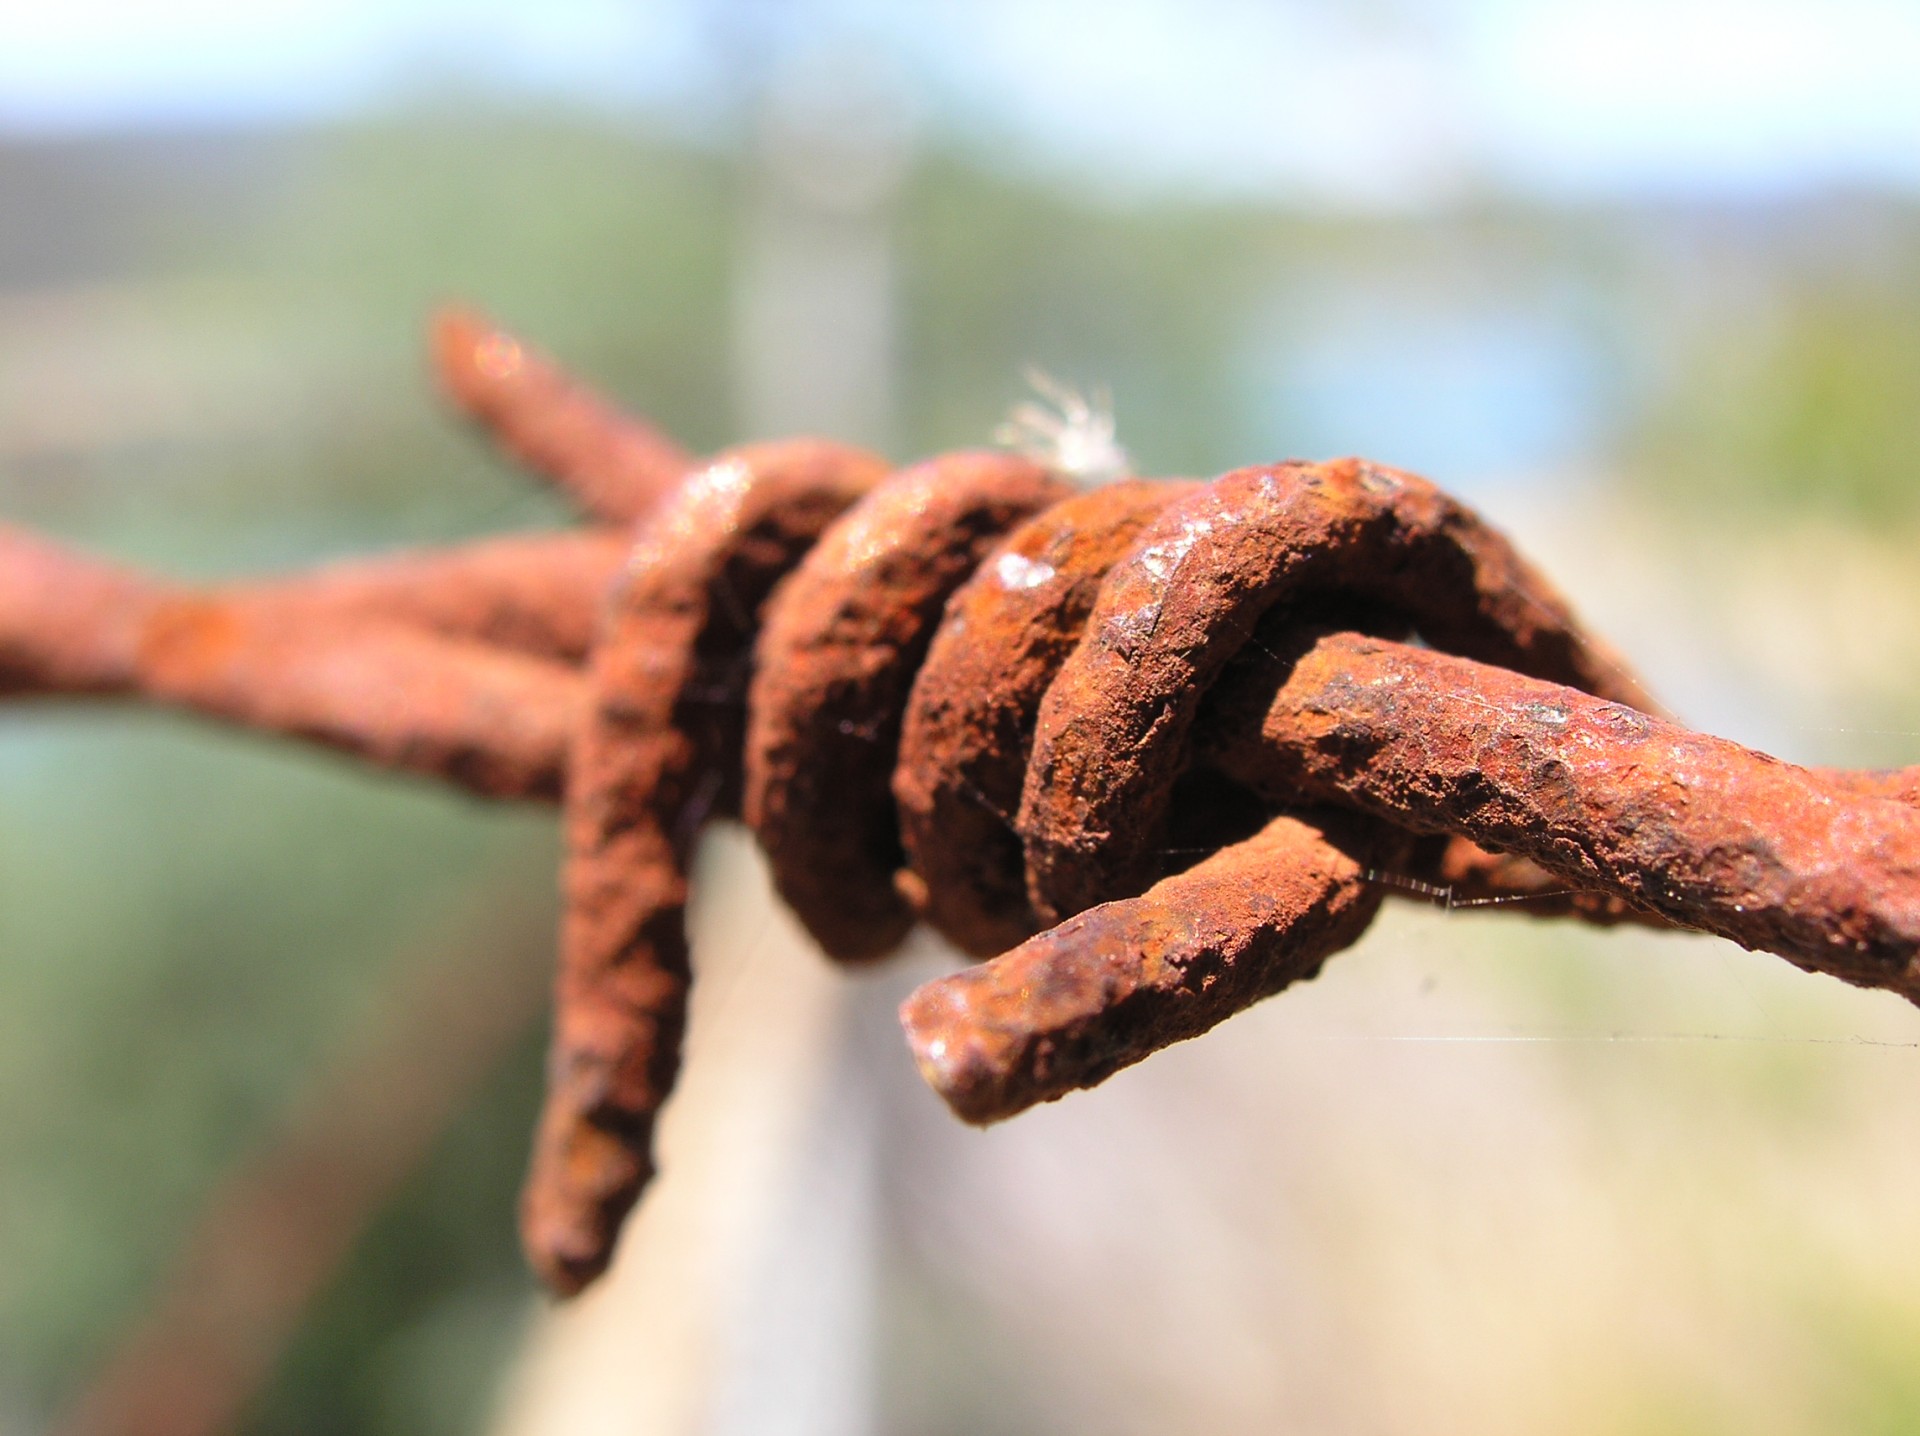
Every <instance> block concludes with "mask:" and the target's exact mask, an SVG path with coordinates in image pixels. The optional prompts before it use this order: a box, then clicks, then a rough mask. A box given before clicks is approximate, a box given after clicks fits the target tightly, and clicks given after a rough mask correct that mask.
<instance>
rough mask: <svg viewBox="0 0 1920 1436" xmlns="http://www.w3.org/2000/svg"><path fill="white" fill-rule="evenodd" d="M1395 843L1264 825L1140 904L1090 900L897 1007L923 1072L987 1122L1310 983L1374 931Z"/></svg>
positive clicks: (969, 1114) (1343, 832) (1370, 835)
mask: <svg viewBox="0 0 1920 1436" xmlns="http://www.w3.org/2000/svg"><path fill="white" fill-rule="evenodd" d="M1396 846H1397V845H1396V844H1395V842H1394V839H1393V837H1392V836H1391V835H1387V834H1382V833H1381V832H1380V831H1379V830H1378V829H1373V830H1369V829H1368V828H1367V827H1366V826H1363V825H1361V824H1356V823H1353V822H1351V821H1350V820H1348V821H1346V822H1344V823H1343V822H1342V821H1341V818H1340V817H1339V816H1336V817H1334V818H1333V819H1332V820H1330V821H1329V820H1325V819H1323V820H1322V821H1321V822H1320V823H1318V824H1316V823H1315V822H1313V821H1311V819H1310V818H1291V817H1280V818H1275V819H1274V820H1273V821H1272V822H1270V823H1269V824H1267V826H1266V827H1265V828H1263V829H1261V830H1260V832H1258V833H1256V834H1255V835H1254V836H1253V837H1251V838H1247V839H1244V840H1243V841H1241V842H1238V843H1234V844H1232V845H1231V846H1228V847H1225V848H1222V849H1221V850H1220V851H1219V852H1217V853H1215V854H1214V855H1213V856H1211V857H1209V858H1206V859H1204V860H1202V861H1201V862H1199V863H1197V864H1195V865H1194V866H1193V867H1191V868H1188V869H1187V870H1186V871H1185V872H1183V873H1179V874H1176V875H1175V876H1173V877H1170V878H1163V879H1161V880H1160V881H1159V882H1158V883H1155V884H1154V885H1153V886H1152V887H1150V888H1148V889H1147V891H1146V892H1144V893H1142V894H1141V895H1140V896H1138V897H1133V898H1122V899H1120V900H1118V901H1115V902H1108V903H1101V904H1100V905H1098V906H1096V907H1091V908H1088V909H1087V910H1086V911H1085V912H1081V913H1078V914H1076V915H1075V916H1073V917H1070V918H1068V919H1067V920H1066V921H1065V922H1062V923H1060V924H1059V925H1058V926H1055V927H1052V928H1049V929H1047V931H1045V932H1043V933H1040V934H1039V935H1038V936H1036V937H1033V938H1029V939H1028V940H1027V941H1026V942H1025V943H1023V944H1022V945H1020V946H1019V947H1016V948H1015V949H1014V950H1013V951H1011V952H1009V953H1007V954H1005V955H1004V956H1002V957H998V958H995V959H994V960H993V961H992V962H988V963H982V964H981V965H980V966H978V967H974V968H971V969H969V970H967V971H965V972H961V973H958V974H956V975H954V976H952V977H948V978H944V979H942V980H940V981H938V982H929V983H927V984H925V985H924V986H922V987H921V988H920V989H919V990H918V991H917V992H915V993H914V994H913V995H912V996H911V997H909V998H908V999H907V1000H906V1002H905V1003H904V1004H903V1005H902V1006H901V1008H900V1020H901V1023H902V1024H903V1025H904V1026H905V1028H906V1032H907V1041H908V1043H909V1044H910V1045H911V1046H912V1048H913V1055H914V1059H915V1061H917V1062H918V1063H919V1065H920V1072H921V1075H922V1076H924V1077H925V1078H926V1079H927V1083H928V1085H929V1086H931V1087H932V1088H933V1089H934V1091H936V1092H938V1093H939V1094H940V1095H941V1096H942V1097H944V1098H945V1099H946V1101H947V1104H948V1105H949V1106H950V1107H952V1108H953V1110H954V1111H955V1112H956V1113H958V1114H959V1115H960V1116H961V1117H964V1118H965V1119H966V1120H967V1121H969V1122H982V1123H984V1122H996V1121H999V1120H1001V1119H1002V1118H1005V1117H1011V1116H1013V1115H1014V1114H1015V1113H1017V1112H1020V1111H1023V1110H1024V1109H1026V1108H1028V1107H1031V1106H1032V1105H1033V1104H1034V1103H1036V1102H1045V1101H1049V1100H1051V1099H1052V1098H1055V1097H1059V1096H1062V1095H1064V1094H1065V1093H1067V1092H1070V1091H1072V1090H1073V1089H1074V1088H1076V1087H1091V1086H1093V1085H1094V1084H1095V1083H1097V1082H1100V1081H1103V1080H1104V1079H1105V1078H1107V1077H1109V1076H1111V1075H1112V1074H1113V1073H1115V1072H1117V1071H1119V1070H1120V1069H1121V1068H1122V1067H1126V1066H1129V1065H1131V1064H1132V1063H1135V1062H1138V1061H1139V1060H1140V1059H1141V1058H1143V1057H1146V1056H1149V1055H1150V1054H1152V1053H1154V1052H1157V1051H1159V1050H1160V1049H1161V1048H1163V1047H1167V1046H1170V1045H1171V1044H1173V1043H1175V1042H1179V1041H1182V1040H1183V1039H1185V1038H1189V1037H1197V1036H1199V1035H1200V1034H1201V1033H1202V1032H1205V1031H1206V1030H1207V1029H1208V1028H1210V1027H1212V1026H1214V1025H1216V1024H1217V1023H1219V1022H1221V1021H1224V1020H1225V1019H1226V1018H1228V1017H1231V1016H1232V1015H1233V1014H1234V1013H1236V1012H1239V1011H1240V1010H1241V1009H1242V1008H1245V1007H1247V1006H1249V1005H1251V1004H1252V1003H1255V1002H1258V1001H1259V1000H1260V999H1261V998H1263V997H1268V996H1271V995H1272V994H1274V993H1276V992H1278V991H1280V989H1281V988H1283V987H1286V986H1287V985H1288V984H1290V983H1294V982H1298V981H1301V980H1302V979H1304V978H1309V977H1312V976H1313V975H1314V974H1315V973H1317V972H1319V970H1320V965H1321V964H1322V963H1324V962H1325V961H1326V960H1327V958H1329V957H1331V956H1332V955H1333V954H1334V953H1336V952H1338V951H1340V949H1342V948H1344V947H1347V946H1349V945H1350V944H1351V943H1352V942H1353V941H1354V940H1355V939H1356V938H1358V937H1359V936H1360V934H1361V933H1362V932H1363V931H1365V929H1366V926H1367V924H1368V923H1369V922H1371V921H1372V920H1373V915H1374V912H1375V911H1376V910H1377V909H1378V908H1379V906H1380V901H1381V898H1382V896H1383V894H1384V892H1385V889H1384V888H1382V887H1380V886H1379V885H1378V884H1376V883H1373V882H1370V881H1368V874H1369V873H1370V872H1372V871H1374V870H1375V869H1376V866H1377V865H1378V864H1380V863H1382V862H1386V861H1391V857H1392V854H1393V851H1394V849H1395V848H1396Z"/></svg>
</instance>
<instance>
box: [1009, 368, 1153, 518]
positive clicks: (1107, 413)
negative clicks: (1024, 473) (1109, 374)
mask: <svg viewBox="0 0 1920 1436" xmlns="http://www.w3.org/2000/svg"><path fill="white" fill-rule="evenodd" d="M1026 378H1027V383H1028V384H1030V385H1031V386H1032V387H1033V391H1034V393H1036V394H1038V395H1039V396H1040V399H1041V400H1043V401H1044V402H1040V403H1035V402H1032V401H1029V402H1027V403H1023V404H1016V405H1015V406H1014V408H1013V410H1012V412H1011V413H1009V414H1008V415H1007V421H1006V423H1004V424H1002V425H1001V426H1000V427H999V428H998V429H995V430H994V431H993V438H994V442H995V443H998V444H1003V445H1005V446H1006V447H1007V448H1009V449H1014V450H1016V451H1018V452H1019V453H1022V454H1025V455H1026V456H1027V457H1028V458H1030V459H1032V460H1034V461H1035V462H1037V463H1040V464H1044V465H1045V466H1046V467H1047V469H1048V470H1049V471H1050V472H1052V473H1054V474H1057V475H1059V476H1060V477H1061V478H1063V479H1066V480H1068V481H1069V482H1071V483H1075V484H1078V485H1080V486H1081V487H1082V488H1088V489H1091V488H1097V487H1099V486H1100V485H1101V484H1110V483H1112V482H1113V481H1114V480H1115V479H1124V478H1126V477H1127V475H1128V474H1130V473H1131V472H1132V467H1131V465H1130V463H1129V461H1128V459H1127V451H1126V450H1125V449H1123V448H1121V447H1120V444H1119V442H1118V441H1117V440H1116V439H1115V437H1114V423H1113V396H1112V395H1110V394H1108V393H1107V391H1106V390H1105V389H1096V390H1095V391H1094V392H1093V393H1092V394H1091V395H1087V394H1082V393H1081V392H1080V391H1079V390H1078V389H1075V388H1073V387H1072V386H1070V385H1067V384H1062V383H1060V382H1059V381H1058V380H1056V379H1054V378H1053V377H1052V376H1051V375H1048V374H1045V373H1043V372H1041V371H1040V370H1038V369H1028V370H1027V373H1026Z"/></svg>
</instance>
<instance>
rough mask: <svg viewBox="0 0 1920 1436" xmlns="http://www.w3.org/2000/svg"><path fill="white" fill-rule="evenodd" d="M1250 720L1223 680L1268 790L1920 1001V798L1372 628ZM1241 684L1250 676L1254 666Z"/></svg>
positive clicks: (1232, 764)
mask: <svg viewBox="0 0 1920 1436" xmlns="http://www.w3.org/2000/svg"><path fill="white" fill-rule="evenodd" d="M1244 676H1245V677H1246V678H1247V680H1248V682H1247V685H1246V686H1247V687H1248V688H1250V689H1252V690H1253V693H1254V694H1255V695H1258V694H1259V693H1260V692H1261V691H1262V690H1263V689H1264V688H1265V687H1266V686H1267V685H1265V684H1263V683H1262V678H1263V677H1265V678H1268V679H1283V680H1284V681H1281V682H1279V683H1278V686H1277V688H1274V689H1273V690H1272V692H1271V697H1270V698H1269V699H1268V701H1267V704H1266V708H1265V712H1264V714H1262V715H1260V717H1259V718H1258V719H1257V721H1249V707H1250V705H1249V704H1248V703H1247V702H1246V701H1245V699H1246V697H1247V696H1248V695H1247V693H1246V692H1244V691H1242V692H1227V693H1222V694H1221V695H1220V699H1221V702H1220V705H1219V713H1218V717H1219V719H1220V721H1219V723H1218V725H1217V730H1216V737H1215V740H1214V742H1215V744H1216V747H1215V750H1214V751H1213V752H1212V753H1211V754H1210V755H1209V756H1210V757H1212V758H1213V759H1214V761H1216V762H1217V763H1218V764H1219V765H1220V766H1222V767H1223V768H1225V769H1226V770H1227V771H1229V772H1231V773H1232V774H1233V776H1234V777H1235V778H1237V779H1238V780H1239V781H1241V782H1243V783H1246V784H1247V785H1248V786H1249V787H1252V788H1254V789H1255V790H1256V791H1259V792H1263V793H1265V794H1267V795H1268V796H1269V797H1276V796H1285V797H1287V798H1289V799H1292V800H1297V799H1298V798H1299V796H1301V795H1310V796H1312V797H1316V798H1320V799H1323V800H1332V801H1338V802H1341V803H1343V804H1346V805H1350V806H1353V807H1357V808H1360V809H1362V810H1363V811H1366V812H1370V813H1373V814H1374V815H1376V816H1378V817H1381V818H1385V819H1387V820H1389V821H1391V822H1392V823H1394V824H1395V825H1396V826H1398V827H1402V828H1406V829H1408V830H1410V831H1414V832H1446V833H1461V834H1464V835H1466V836H1467V837H1469V838H1471V839H1473V840H1474V841H1475V842H1477V843H1479V844H1481V845H1482V846H1484V847H1490V848H1495V849H1498V850H1500V851H1502V852H1507V853H1515V854H1519V855H1521V856H1524V857H1526V858H1529V859H1531V860H1532V861H1533V862H1535V863H1537V864H1539V865H1540V866H1541V867H1542V868H1544V869H1546V870H1547V871H1548V872H1551V873H1553V874H1554V875H1555V876H1557V877H1559V878H1561V879H1562V880H1563V881H1565V882H1566V883H1568V884H1571V885H1573V886H1575V887H1579V888H1585V889H1590V890H1597V891H1601V892H1606V893H1610V894H1612V895H1614V896H1616V897H1618V898H1620V899H1622V900H1623V901H1625V902H1628V903H1631V904H1633V905H1634V906H1636V907H1639V908H1643V909H1646V910H1648V911H1651V912H1654V913H1657V914H1659V915H1660V916H1662V917H1664V918H1666V919H1667V920H1668V921H1670V922H1672V923H1674V924H1676V925H1678V926H1684V927H1692V928H1698V929H1700V930H1702V931H1705V932H1712V933H1716V934H1718V935H1719V936H1721V937H1725V938H1729V939H1731V940H1732V941H1734V942H1737V943H1739V944H1740V945H1741V946H1742V947H1749V948H1759V949H1761V950H1762V951H1766V952H1773V953H1778V954H1779V955H1780V956H1782V957H1785V958H1787V959H1788V960H1789V961H1791V962H1793V963H1796V964H1797V965H1799V966H1801V967H1804V968H1807V969H1809V970H1811V971H1817V972H1828V973H1832V974H1833V975H1834V976H1836V977H1840V978H1843V979H1845V980H1846V981H1848V982H1852V983H1856V984H1858V985H1859V986H1862V987H1884V988H1888V989H1890V990H1892V991H1895V992H1898V993H1900V994H1902V995H1903V996H1905V997H1907V998H1909V999H1910V1000H1916V1001H1920V807H1915V806H1913V805H1911V804H1909V803H1906V802H1900V801H1896V800H1894V799H1891V798H1883V797H1878V796H1867V797H1862V796H1859V795H1858V794H1857V793H1850V792H1847V791H1844V790H1843V789H1842V787H1841V786H1839V785H1838V784H1836V783H1834V782H1832V781H1830V780H1827V779H1824V778H1823V777H1822V776H1821V775H1820V774H1818V773H1815V772H1812V771H1809V770H1807V769H1804V768H1796V767H1794V766H1793V765H1791V764H1788V763H1782V762H1780V761H1779V760H1778V759H1776V758H1770V757H1768V756H1767V755H1766V754H1764V753H1756V752H1754V751H1753V750H1752V749H1750V748H1743V747H1741V746H1740V745H1739V744H1737V743H1730V742H1728V741H1726V740H1725V739H1723V738H1712V737H1708V736H1707V735H1705V734H1701V733H1694V732H1691V731H1689V730H1688V729H1685V728H1682V727H1680V726H1679V725H1678V724H1675V723H1669V722H1665V721H1663V720H1662V719H1659V718H1655V717H1652V716H1650V715H1648V714H1646V713H1642V712H1639V711H1638V710H1636V709H1633V708H1629V707H1627V706H1626V705H1624V704H1620V703H1611V702H1607V701H1605V700H1604V699H1599V698H1594V697H1592V696H1590V695H1588V694H1585V693H1581V692H1578V691H1577V690H1574V689H1571V688H1566V687H1563V686H1561V685H1558V684H1553V683H1543V682H1541V681H1539V680H1537V679H1531V678H1526V677H1523V676H1521V675H1520V674H1517V673H1513V672H1511V671H1509V670H1507V669H1503V668H1496V667H1493V666H1491V665H1488V664H1482V663H1475V662H1473V661H1471V660H1469V659H1464V658H1459V657H1455V656H1453V655H1451V654H1445V653H1435V652H1432V651H1430V650H1426V649H1420V648H1413V647H1409V646H1407V645H1405V644H1400V643H1393V642H1390V641H1387V640H1383V639H1376V638H1370V637H1366V636H1364V635H1361V634H1356V633H1333V634H1327V635H1325V636H1324V637H1321V638H1319V639H1318V641H1316V642H1314V643H1313V645H1312V646H1311V647H1310V648H1308V649H1306V651H1305V652H1304V653H1301V654H1300V655H1299V657H1298V658H1297V659H1294V660H1293V661H1291V662H1288V661H1286V659H1285V658H1284V657H1283V656H1276V655H1275V654H1273V653H1262V654H1261V655H1260V656H1259V658H1258V659H1257V660H1256V661H1254V662H1253V663H1251V664H1249V665H1248V666H1247V669H1246V670H1245V675H1244ZM1235 686H1236V687H1239V685H1235Z"/></svg>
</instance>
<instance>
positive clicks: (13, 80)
mask: <svg viewBox="0 0 1920 1436" xmlns="http://www.w3.org/2000/svg"><path fill="white" fill-rule="evenodd" d="M724 14H732V15H734V16H736V17H738V16H741V15H744V16H747V17H749V22H750V21H751V17H754V16H760V17H782V18H780V19H779V20H778V21H777V24H778V26H779V28H780V29H782V30H783V31H784V32H786V33H787V34H789V35H796V34H797V35H800V36H802V37H803V38H808V37H813V36H817V35H819V34H822V33H827V32H833V33H838V34H842V35H851V36H857V37H861V38H862V39H863V40H864V42H865V43H868V44H870V45H872V46H873V47H874V48H875V49H876V50H877V51H879V52H881V53H884V54H886V55H888V56H890V57H892V58H893V60H894V61H895V62H896V63H897V64H898V66H899V69H900V74H901V77H902V80H903V85H904V88H905V89H907V90H908V91H909V92H911V93H913V94H914V95H916V96H919V97H920V103H921V106H922V108H923V110H924V111H925V113H926V115H927V116H928V118H929V120H930V122H932V123H935V124H951V125H953V126H956V127H958V128H961V129H964V130H969V131H971V132H973V133H974V134H975V136H976V137H977V138H978V139H980V140H981V141H982V142H984V143H986V144H989V145H992V146H993V147H995V148H996V149H997V150H999V151H1001V152H1003V153H1005V154H1007V155H1009V156H1010V157H1013V158H1015V159H1017V160H1021V161H1025V162H1030V163H1034V164H1039V165H1042V166H1052V167H1059V168H1067V169H1071V170H1073V171H1075V172H1076V173H1078V174H1081V175H1083V176H1085V177H1087V178H1088V179H1090V180H1092V181H1093V182H1095V183H1098V184H1108V185H1112V186H1114V187H1117V188H1121V189H1127V188H1133V187H1137V186H1140V185H1143V184H1144V185H1147V186H1154V185H1158V184H1160V183H1162V182H1167V181H1171V182H1175V183H1181V184H1189V183H1196V182H1197V183H1199V184H1202V185H1205V186H1217V187H1225V188H1230V189H1236V190H1241V191H1255V192H1261V193H1267V194H1272V195H1277V196H1281V197H1292V198H1296V199H1301V200H1304V201H1308V202H1315V201H1317V202H1325V203H1332V204H1336V205H1343V204H1359V205H1363V206H1387V207H1403V206H1407V205H1415V204H1419V203H1421V202H1423V201H1426V200H1429V199H1434V198H1444V197H1445V196H1446V195H1448V194H1449V193H1457V192H1459V191H1460V190H1461V189H1463V188H1465V187H1470V186H1473V185H1476V184H1483V183H1487V182H1492V183H1495V184H1498V185H1502V186H1508V187H1519V188H1524V189H1529V190H1537V191H1545V192H1548V193H1557V194H1563V195H1568V196H1584V195H1593V196H1608V195H1618V194H1644V193H1648V192H1674V191H1677V192H1692V193H1699V192H1709V193H1735V194H1738V193H1744V192H1755V191H1758V192H1766V191H1777V190H1780V189H1791V188H1795V187H1800V186H1805V185H1821V184H1831V183H1864V184H1868V185H1874V186H1887V187H1895V188H1900V189H1905V190H1917V189H1920V0H1899V3H1896V0H1556V3H1520V0H1361V3H1357V4H1333V3H1328V0H1318V3H1280V0H1264V3H1253V0H922V3H896V4H886V3H881V0H831V3H814V4H800V3H784V4H783V3H781V2H780V0H745V3H736V4H733V5H721V4H714V3H707V4H698V3H695V0H543V3H521V4H514V3H506V0H478V3H457V0H254V3H247V4H238V3H232V0H170V3H165V4H159V3H135V0H58V3H51V0H0V127H4V128H7V129H12V130H15V131H23V130H27V131H46V130H71V129H101V128H114V127H121V126H128V125H145V124H154V123H179V122H182V121H195V122H198V121H208V120H214V121H241V122H246V121H253V120H271V119H284V118H299V117H307V116H324V115H328V114H338V113H343V112H351V111H352V110H354V109H356V108H359V107H363V106H366V105H368V104H378V103H383V102H388V101H391V100H392V99H394V98H396V97H404V96H405V95H407V94H409V93H413V92H418V91H420V90H422V89H432V88H446V87H449V86H461V87H465V88H469V89H480V90H486V89H499V90H502V91H507V92H519V93H527V92H532V93H535V94H546V95H555V96H561V97H565V98H567V99H570V100H571V101H573V102H575V103H585V104H593V105H609V106H615V107H636V108H641V109H664V110H668V111H674V112H679V113H682V114H699V113H701V112H702V109H703V107H708V108H710V107H711V105H712V102H713V100H714V96H715V95H716V93H718V92H720V91H721V90H722V89H723V88H724V79H725V72H726V69H727V67H728V64H729V60H728V59H726V58H723V57H724V56H734V57H737V56H738V55H739V54H740V53H741V51H740V50H739V49H738V48H737V46H738V43H739V40H740V33H741V32H740V29H739V28H738V22H737V21H736V24H735V26H734V27H733V28H729V27H728V26H727V25H726V24H725V23H723V22H721V21H718V20H716V18H715V17H716V16H718V15H724ZM796 16H797V17H799V18H795V17H796ZM748 29H749V30H751V29H752V25H751V23H749V25H748ZM729 44H732V45H734V46H735V48H732V49H729V48H728V46H729Z"/></svg>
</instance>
